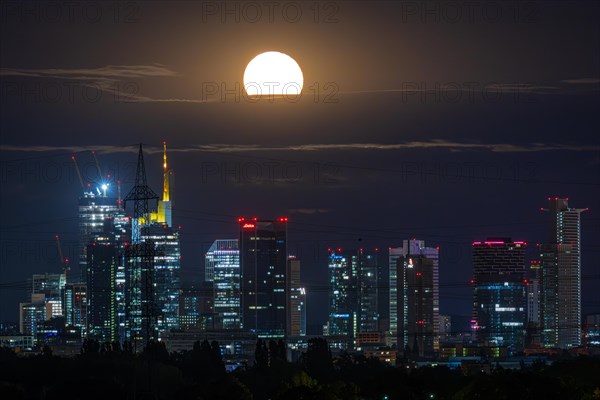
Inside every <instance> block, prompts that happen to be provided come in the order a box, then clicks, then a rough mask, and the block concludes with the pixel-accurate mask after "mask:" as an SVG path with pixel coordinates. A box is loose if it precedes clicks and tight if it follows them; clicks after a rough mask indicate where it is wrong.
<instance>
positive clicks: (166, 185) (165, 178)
mask: <svg viewBox="0 0 600 400" xmlns="http://www.w3.org/2000/svg"><path fill="white" fill-rule="evenodd" d="M169 197H170V196H169V168H168V166H167V142H166V141H164V142H163V201H169Z"/></svg>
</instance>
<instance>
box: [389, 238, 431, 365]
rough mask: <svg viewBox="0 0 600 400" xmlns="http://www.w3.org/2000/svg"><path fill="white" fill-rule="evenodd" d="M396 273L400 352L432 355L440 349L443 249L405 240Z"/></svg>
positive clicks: (397, 262) (397, 339) (421, 241)
mask: <svg viewBox="0 0 600 400" xmlns="http://www.w3.org/2000/svg"><path fill="white" fill-rule="evenodd" d="M395 276H396V277H397V281H396V285H395V286H396V288H397V299H396V304H397V314H396V315H395V317H396V321H397V335H396V343H397V347H398V351H399V352H400V353H401V354H404V355H407V356H408V355H412V356H419V357H431V356H433V355H434V353H435V352H436V351H437V350H439V331H438V329H439V325H438V324H439V249H438V248H433V247H426V246H425V242H424V241H423V240H416V239H411V240H404V241H403V244H402V255H401V256H400V257H398V258H397V259H396V273H395Z"/></svg>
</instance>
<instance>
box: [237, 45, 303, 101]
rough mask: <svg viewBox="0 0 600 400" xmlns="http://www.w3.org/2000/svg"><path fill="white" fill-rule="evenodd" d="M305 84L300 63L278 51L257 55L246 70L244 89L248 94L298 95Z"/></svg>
mask: <svg viewBox="0 0 600 400" xmlns="http://www.w3.org/2000/svg"><path fill="white" fill-rule="evenodd" d="M303 84H304V77H303V76H302V70H301V69H300V66H299V65H298V63H297V62H296V61H295V60H294V59H293V58H292V57H290V56H288V55H287V54H284V53H280V52H278V51H267V52H266V53H262V54H259V55H257V56H256V57H254V58H253V59H252V61H250V62H249V63H248V65H247V66H246V70H245V71H244V89H245V90H246V93H247V94H248V96H298V95H299V94H300V93H301V92H302V85H303Z"/></svg>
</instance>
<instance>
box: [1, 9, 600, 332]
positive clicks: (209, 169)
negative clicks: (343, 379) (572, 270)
mask: <svg viewBox="0 0 600 400" xmlns="http://www.w3.org/2000/svg"><path fill="white" fill-rule="evenodd" d="M248 4H250V6H248ZM269 4H271V3H269V2H254V3H253V2H251V3H247V2H227V4H225V3H224V2H210V1H208V2H206V1H204V2H189V1H181V2H166V1H164V2H163V1H153V2H142V1H140V2H135V1H133V2H119V3H117V2H115V3H112V2H101V3H100V4H98V3H97V2H89V3H88V2H83V3H79V4H76V3H73V2H64V3H63V2H60V1H59V2H56V1H55V2H50V3H36V2H26V3H21V2H11V1H8V2H2V4H1V5H0V18H1V23H0V68H1V70H0V89H1V93H0V101H1V102H0V150H1V151H0V157H1V176H0V182H1V191H0V201H1V204H0V217H1V220H0V235H1V236H0V240H1V251H2V253H1V255H0V257H1V258H0V283H1V284H7V283H12V282H17V283H18V282H23V281H25V280H26V279H27V278H29V277H30V276H31V274H32V273H41V272H59V271H60V267H59V262H58V256H57V251H56V244H55V240H54V235H55V234H60V235H61V237H62V240H63V246H64V251H65V253H66V254H68V256H69V258H71V259H75V258H76V254H77V251H78V247H77V230H78V226H77V198H78V195H79V193H80V188H79V182H78V179H77V176H76V174H75V170H74V168H73V164H72V162H71V155H72V154H74V153H75V154H76V157H77V159H78V161H79V163H80V166H81V168H82V170H83V173H84V179H85V180H86V182H87V181H91V182H94V181H95V180H97V172H96V167H95V163H94V160H93V157H92V155H91V153H90V150H95V151H96V152H97V155H98V158H99V161H100V163H101V167H102V170H103V173H105V174H106V173H110V174H111V176H112V177H118V178H120V179H121V180H122V181H123V186H122V190H123V193H124V194H125V193H127V192H128V191H129V189H130V188H131V184H132V179H133V173H134V168H135V161H136V155H135V151H136V148H135V146H136V144H138V143H140V142H142V143H144V148H145V150H146V169H147V173H148V179H149V182H150V185H151V187H152V188H153V189H154V190H155V191H156V192H160V190H161V184H162V175H161V174H162V160H161V154H160V152H161V147H162V146H161V144H162V141H163V140H166V141H167V143H168V146H169V163H170V165H171V166H172V168H173V169H174V171H175V172H174V183H173V191H172V200H173V209H174V223H175V224H176V225H181V226H182V254H183V260H182V278H183V280H184V282H185V283H189V284H191V283H194V282H200V281H202V280H203V277H204V271H203V270H204V259H203V255H204V252H205V251H206V249H207V248H208V246H209V245H210V244H211V243H212V241H213V240H215V239H224V238H235V237H237V234H238V232H237V222H236V221H237V220H236V218H237V216H251V217H252V216H257V217H259V218H266V219H269V218H276V217H279V216H287V217H289V221H290V222H289V243H290V244H289V248H290V253H292V254H295V255H297V256H298V258H300V260H301V262H302V269H303V271H302V274H303V276H302V280H303V282H304V285H305V286H306V287H307V292H308V324H309V330H310V329H311V327H310V326H312V327H313V328H312V329H313V331H314V329H315V327H316V326H317V325H321V324H322V323H324V322H325V319H326V316H327V291H326V288H327V258H326V250H327V248H328V247H343V248H358V247H364V248H376V247H377V248H379V249H380V251H379V252H380V259H381V260H382V264H383V266H385V267H387V248H388V247H389V246H398V245H400V244H401V243H402V240H403V239H408V238H412V237H416V238H419V239H424V240H426V241H427V242H428V243H429V244H431V245H432V246H437V245H439V246H440V247H441V250H440V274H441V285H440V286H441V312H442V313H444V314H452V315H463V316H466V315H469V313H470V304H471V291H470V287H469V285H468V280H469V278H470V277H471V270H472V264H471V256H470V246H471V242H473V241H476V240H482V239H485V238H486V237H489V236H510V237H512V238H513V239H515V240H524V241H527V242H528V244H529V246H528V255H529V256H530V258H531V259H536V258H537V257H536V246H535V243H539V242H542V241H544V240H546V229H547V225H546V222H547V218H546V216H545V215H544V213H543V212H541V211H539V209H540V208H541V207H545V206H546V198H547V197H548V196H552V197H554V196H560V197H568V198H569V199H570V206H572V207H577V208H586V207H589V209H590V210H589V212H586V213H584V214H583V217H582V276H583V280H582V281H583V284H582V290H583V312H584V314H585V313H591V312H600V290H598V289H600V284H599V283H600V275H599V274H600V246H599V245H598V243H600V229H598V226H600V224H598V220H599V217H598V215H597V213H598V210H600V188H599V184H600V182H599V179H598V178H599V176H600V174H599V173H600V139H599V136H598V132H600V122H599V120H598V114H599V111H600V25H599V24H598V21H600V6H599V5H598V3H597V2H589V1H585V2H572V1H569V2H566V1H564V2H563V1H551V2H511V1H503V2H488V1H483V2H450V3H445V2H439V1H429V2H415V1H399V2H387V1H382V2H377V1H343V2H342V1H339V2H312V1H310V2H309V1H307V2H285V1H284V2H272V5H269ZM270 50H274V51H280V52H283V53H286V54H288V55H290V56H291V57H293V58H294V59H295V60H296V61H297V62H298V64H299V65H300V67H301V68H302V70H303V73H304V89H303V96H302V97H301V98H300V99H299V100H298V101H291V100H290V99H288V100H286V99H276V100H275V101H269V100H267V99H261V100H260V101H258V102H254V101H250V100H249V99H247V98H245V97H243V96H242V97H239V96H238V97H236V95H235V92H236V88H237V93H241V91H242V89H241V88H240V85H242V82H241V80H242V75H243V72H244V69H245V66H246V65H247V63H248V62H249V61H250V60H251V59H252V58H253V57H254V56H256V55H257V54H259V53H261V52H264V51H270ZM236 85H237V86H236ZM226 90H227V91H228V92H225V91H226ZM381 285H382V286H386V285H387V281H386V282H382V283H381ZM26 300H27V293H26V290H24V289H15V288H6V287H3V288H2V289H1V290H0V321H18V302H20V301H26ZM382 308H385V304H383V305H382ZM309 333H312V332H309Z"/></svg>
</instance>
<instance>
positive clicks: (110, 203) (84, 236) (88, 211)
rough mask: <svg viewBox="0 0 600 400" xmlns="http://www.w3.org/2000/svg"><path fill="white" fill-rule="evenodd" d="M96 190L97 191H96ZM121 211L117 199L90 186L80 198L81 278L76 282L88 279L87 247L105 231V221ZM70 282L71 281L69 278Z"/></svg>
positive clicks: (76, 279)
mask: <svg viewBox="0 0 600 400" xmlns="http://www.w3.org/2000/svg"><path fill="white" fill-rule="evenodd" d="M94 189H95V191H94ZM119 209H120V205H119V203H118V201H117V198H115V197H107V196H106V191H101V190H100V188H98V187H96V188H93V187H91V186H89V187H88V188H87V189H85V190H84V192H83V195H82V196H81V197H80V198H79V241H80V249H81V251H80V255H79V267H80V270H81V274H80V277H79V278H77V277H75V282H77V281H79V282H85V281H86V279H87V275H86V273H87V261H88V258H87V245H88V244H90V242H91V241H92V240H93V238H94V235H95V234H97V233H101V232H102V231H103V229H104V220H105V219H106V218H111V217H112V216H113V215H114V214H115V213H116V212H118V211H119ZM69 281H71V279H70V278H69Z"/></svg>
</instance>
